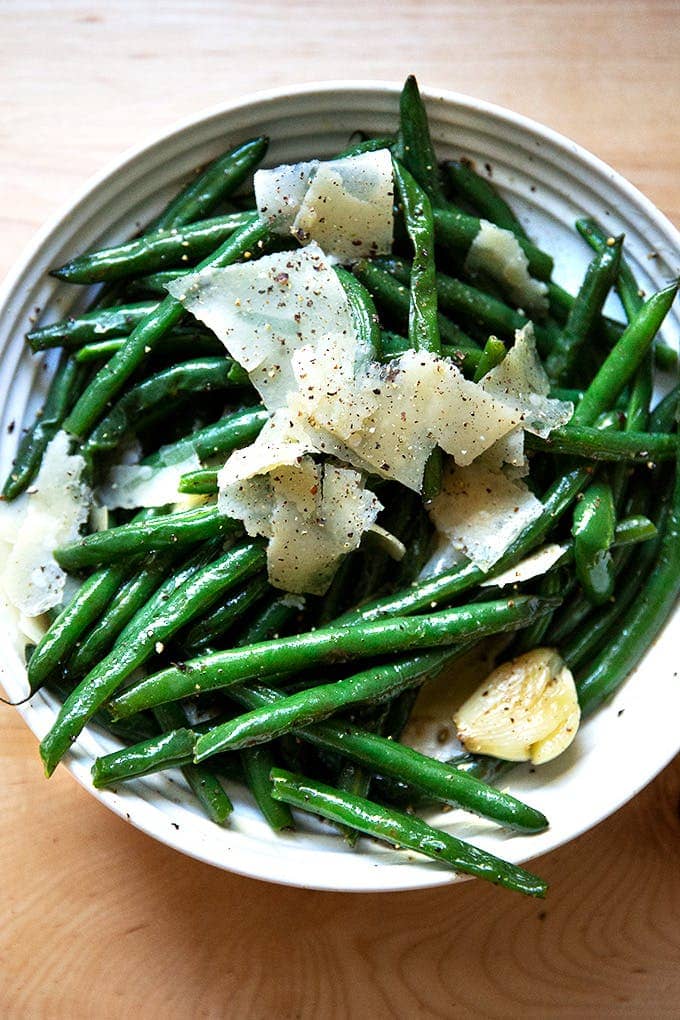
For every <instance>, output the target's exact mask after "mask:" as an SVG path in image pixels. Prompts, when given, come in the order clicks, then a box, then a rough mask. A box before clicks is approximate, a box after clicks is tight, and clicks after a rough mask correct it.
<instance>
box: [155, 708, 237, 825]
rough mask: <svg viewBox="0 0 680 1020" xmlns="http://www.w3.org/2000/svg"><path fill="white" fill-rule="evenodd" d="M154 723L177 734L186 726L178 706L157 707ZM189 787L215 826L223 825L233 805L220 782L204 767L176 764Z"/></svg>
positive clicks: (191, 764)
mask: <svg viewBox="0 0 680 1020" xmlns="http://www.w3.org/2000/svg"><path fill="white" fill-rule="evenodd" d="M154 716H155V717H156V722H157V723H158V725H159V726H160V728H161V730H163V731H165V732H170V733H172V732H175V733H176V732H178V730H179V731H181V729H182V728H183V727H184V726H185V725H186V716H185V715H184V711H183V709H182V708H180V706H179V705H159V707H158V708H157V709H156V710H155V711H154ZM177 764H178V765H179V766H180V768H181V769H182V775H183V776H184V778H185V779H186V781H187V783H188V784H189V787H190V789H191V791H192V793H193V794H194V796H195V797H196V799H197V800H198V802H199V803H200V804H201V806H202V807H203V808H204V810H205V812H206V814H207V815H208V817H209V818H210V819H212V821H213V822H215V824H216V825H224V823H225V822H226V820H227V818H228V817H229V815H230V814H231V812H232V811H233V810H234V805H233V804H232V803H231V801H230V799H229V797H228V796H227V794H226V792H225V790H224V787H223V786H222V784H221V782H220V781H219V779H218V778H217V776H216V775H215V773H214V772H213V771H212V769H209V768H206V767H205V766H204V765H194V763H193V762H190V763H188V764H185V763H180V762H178V763H177Z"/></svg>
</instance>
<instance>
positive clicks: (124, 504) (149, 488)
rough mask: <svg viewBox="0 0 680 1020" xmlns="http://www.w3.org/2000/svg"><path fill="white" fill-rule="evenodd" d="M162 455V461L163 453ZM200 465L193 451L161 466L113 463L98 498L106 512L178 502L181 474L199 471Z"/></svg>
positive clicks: (98, 490)
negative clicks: (119, 508) (180, 458)
mask: <svg viewBox="0 0 680 1020" xmlns="http://www.w3.org/2000/svg"><path fill="white" fill-rule="evenodd" d="M160 454H161V459H162V458H163V451H162V450H161V451H160ZM200 466H201V462H200V460H199V459H198V456H197V455H196V453H195V452H194V451H193V450H191V448H190V450H189V452H185V453H184V457H183V459H182V460H179V461H175V463H171V464H162V465H161V466H160V467H156V466H152V465H150V464H114V465H113V467H112V468H111V469H110V471H109V474H108V478H107V479H106V482H104V484H102V485H100V486H99V488H98V489H97V491H96V493H95V495H96V497H97V499H98V500H99V502H100V503H101V504H102V506H104V507H106V509H107V510H115V509H117V508H118V507H121V508H123V509H125V510H132V509H134V508H135V507H152V506H165V505H166V504H167V503H174V502H175V501H176V500H177V498H178V488H179V481H180V478H181V477H182V475H184V474H187V473H188V472H189V471H197V470H198V469H199V468H200Z"/></svg>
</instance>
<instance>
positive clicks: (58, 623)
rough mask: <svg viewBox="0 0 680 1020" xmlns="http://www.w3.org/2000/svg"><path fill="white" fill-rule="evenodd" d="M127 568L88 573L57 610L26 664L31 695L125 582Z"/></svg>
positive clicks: (125, 566) (66, 655)
mask: <svg viewBox="0 0 680 1020" xmlns="http://www.w3.org/2000/svg"><path fill="white" fill-rule="evenodd" d="M127 570H128V567H127V565H124V566H117V567H110V568H105V569H104V570H100V571H98V573H96V574H92V576H91V577H88V578H87V580H86V581H85V582H84V583H83V585H82V587H81V588H80V589H79V590H78V591H77V592H76V594H75V595H74V597H73V598H72V600H71V601H70V602H69V603H68V605H67V606H66V607H65V608H64V609H63V610H62V611H61V613H60V614H59V616H58V617H57V619H56V620H55V621H54V623H52V625H51V626H50V628H49V630H48V631H46V633H45V634H44V635H43V637H42V638H41V639H40V641H39V642H38V644H37V645H36V647H35V649H34V651H33V654H32V655H31V658H30V661H29V663H28V684H29V689H30V692H31V694H33V693H34V692H35V691H37V690H38V688H40V687H41V686H42V685H43V684H44V683H45V681H46V680H47V679H48V677H49V676H50V675H51V674H52V673H53V672H54V670H56V669H57V667H58V666H59V665H60V664H61V663H62V662H64V660H65V659H66V658H67V657H68V655H69V654H70V653H71V651H72V650H73V648H74V647H75V645H76V643H77V641H78V640H79V638H80V636H81V634H83V633H84V631H85V630H86V629H87V627H89V626H91V625H92V624H93V623H94V622H95V621H96V620H97V619H98V617H99V616H100V615H101V613H102V611H103V610H104V609H106V607H107V605H108V604H109V602H110V601H111V599H112V598H113V597H114V596H115V594H116V593H117V591H118V589H119V588H120V586H121V584H122V582H123V581H124V579H125V576H126V573H127Z"/></svg>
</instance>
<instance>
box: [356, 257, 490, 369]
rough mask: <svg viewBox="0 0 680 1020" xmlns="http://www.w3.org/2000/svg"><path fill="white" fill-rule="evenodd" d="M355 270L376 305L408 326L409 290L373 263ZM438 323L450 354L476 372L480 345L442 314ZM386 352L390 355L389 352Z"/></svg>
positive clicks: (358, 266)
mask: <svg viewBox="0 0 680 1020" xmlns="http://www.w3.org/2000/svg"><path fill="white" fill-rule="evenodd" d="M352 271H353V273H354V274H355V276H357V277H358V278H359V280H361V282H362V283H363V284H364V286H365V287H366V288H367V289H368V290H369V291H370V292H371V294H372V295H373V297H374V298H375V301H376V303H377V305H378V306H379V307H380V308H384V309H386V310H387V311H388V313H389V314H390V315H392V316H394V318H395V319H397V320H398V321H399V323H400V324H401V325H404V326H406V325H407V323H408V315H409V292H408V290H407V289H406V288H405V287H404V286H403V285H402V284H400V283H399V282H398V281H397V280H395V279H394V278H393V277H392V276H390V274H389V273H387V272H385V270H384V269H381V268H380V267H379V266H376V265H374V264H373V263H372V262H367V261H363V262H357V263H356V265H355V266H353V267H352ZM437 323H438V327H439V334H440V336H441V338H442V340H443V341H444V342H445V343H446V344H447V345H448V347H449V350H448V351H447V354H448V355H449V356H450V357H455V359H456V360H457V361H459V362H461V363H462V365H463V368H464V369H465V370H467V371H472V372H474V370H475V368H476V367H477V365H478V363H479V358H480V357H481V352H480V349H479V346H478V345H477V344H476V343H475V342H474V340H472V339H471V338H470V337H469V336H467V334H465V333H464V332H463V331H462V330H461V329H459V328H458V327H457V326H455V325H454V324H453V323H452V322H450V321H449V320H448V319H445V318H444V316H443V315H441V314H439V316H438V319H437ZM384 353H385V354H387V351H385V352H384Z"/></svg>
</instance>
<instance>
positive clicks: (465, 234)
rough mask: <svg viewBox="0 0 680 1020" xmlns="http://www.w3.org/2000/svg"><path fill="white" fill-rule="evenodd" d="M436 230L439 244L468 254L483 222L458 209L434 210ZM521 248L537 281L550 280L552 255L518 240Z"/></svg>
mask: <svg viewBox="0 0 680 1020" xmlns="http://www.w3.org/2000/svg"><path fill="white" fill-rule="evenodd" d="M432 215H433V217H434V230H435V237H436V240H437V244H441V245H443V246H444V247H445V248H450V249H451V250H452V251H454V252H461V253H463V254H466V253H467V252H468V250H469V248H470V245H471V244H472V242H473V241H474V239H475V238H476V236H477V234H478V233H479V229H480V226H481V221H480V220H479V219H477V217H476V216H468V214H467V213H464V212H460V210H458V209H452V208H450V207H449V208H447V209H438V208H434V209H433V210H432ZM517 240H518V242H519V246H520V248H521V249H522V251H523V252H524V254H525V255H526V256H527V258H528V260H529V272H530V273H531V275H532V276H535V277H536V279H537V280H549V279H550V274H551V273H552V269H553V260H552V258H551V257H550V255H547V254H546V253H545V252H544V251H541V250H540V249H539V248H537V247H536V246H535V245H534V244H532V243H531V241H525V240H524V239H522V238H518V239H517Z"/></svg>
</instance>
